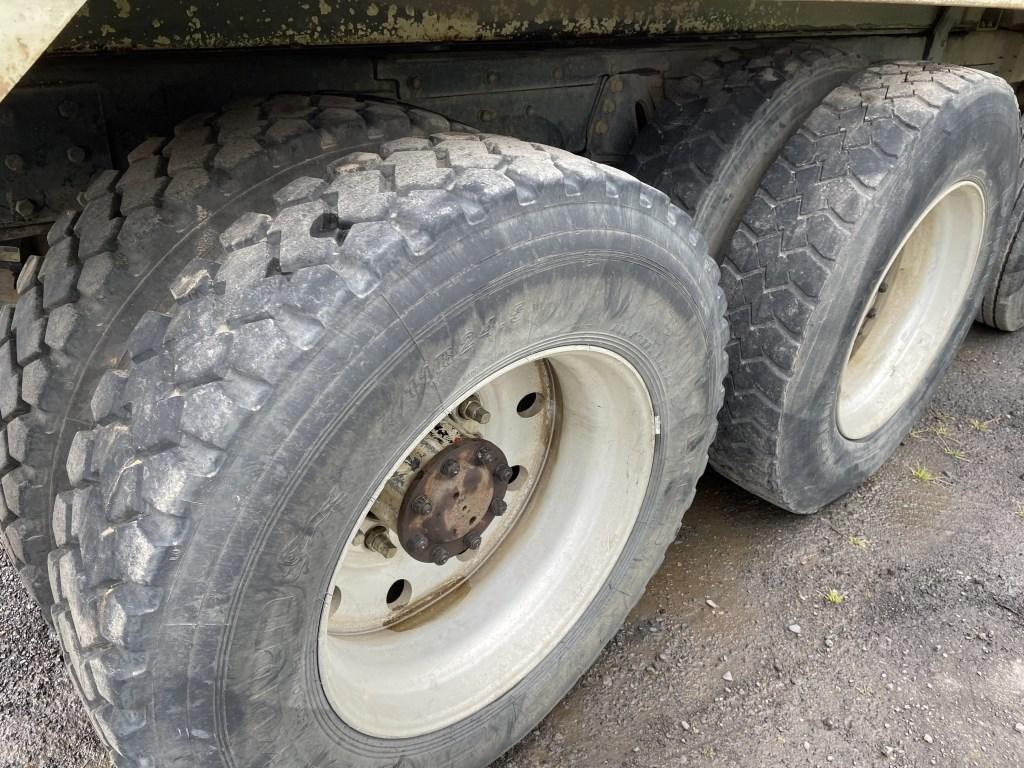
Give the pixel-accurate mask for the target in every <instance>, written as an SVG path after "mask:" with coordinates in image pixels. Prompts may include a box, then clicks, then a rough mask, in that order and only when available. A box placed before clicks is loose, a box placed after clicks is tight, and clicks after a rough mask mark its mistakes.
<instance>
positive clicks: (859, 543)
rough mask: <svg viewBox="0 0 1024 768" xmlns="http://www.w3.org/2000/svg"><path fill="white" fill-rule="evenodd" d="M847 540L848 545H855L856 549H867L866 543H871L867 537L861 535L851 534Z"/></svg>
mask: <svg viewBox="0 0 1024 768" xmlns="http://www.w3.org/2000/svg"><path fill="white" fill-rule="evenodd" d="M849 541H850V545H851V546H854V547H857V549H867V548H868V545H869V544H870V543H871V542H870V541H869V540H868V539H865V538H864V537H863V536H851V537H850V539H849Z"/></svg>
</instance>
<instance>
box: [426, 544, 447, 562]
mask: <svg viewBox="0 0 1024 768" xmlns="http://www.w3.org/2000/svg"><path fill="white" fill-rule="evenodd" d="M430 557H431V559H432V560H433V561H434V565H444V564H445V563H447V562H448V558H449V554H448V550H447V549H445V548H444V547H434V551H433V552H431V553H430Z"/></svg>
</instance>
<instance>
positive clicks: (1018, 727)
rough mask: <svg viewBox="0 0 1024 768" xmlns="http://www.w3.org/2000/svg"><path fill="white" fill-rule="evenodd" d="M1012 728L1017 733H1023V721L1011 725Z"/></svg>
mask: <svg viewBox="0 0 1024 768" xmlns="http://www.w3.org/2000/svg"><path fill="white" fill-rule="evenodd" d="M1013 730H1015V731H1016V732H1017V733H1024V723H1017V724H1016V725H1015V726H1013Z"/></svg>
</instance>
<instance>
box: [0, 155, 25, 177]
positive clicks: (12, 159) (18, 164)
mask: <svg viewBox="0 0 1024 768" xmlns="http://www.w3.org/2000/svg"><path fill="white" fill-rule="evenodd" d="M4 165H6V166H7V170H9V171H13V172H14V173H21V172H22V171H24V170H25V158H23V157H22V156H21V155H8V156H7V157H5V158H4Z"/></svg>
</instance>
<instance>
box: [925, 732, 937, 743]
mask: <svg viewBox="0 0 1024 768" xmlns="http://www.w3.org/2000/svg"><path fill="white" fill-rule="evenodd" d="M924 740H925V743H927V744H931V743H932V742H933V741H935V739H933V738H932V735H931V734H930V733H926V734H925V735H924Z"/></svg>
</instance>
